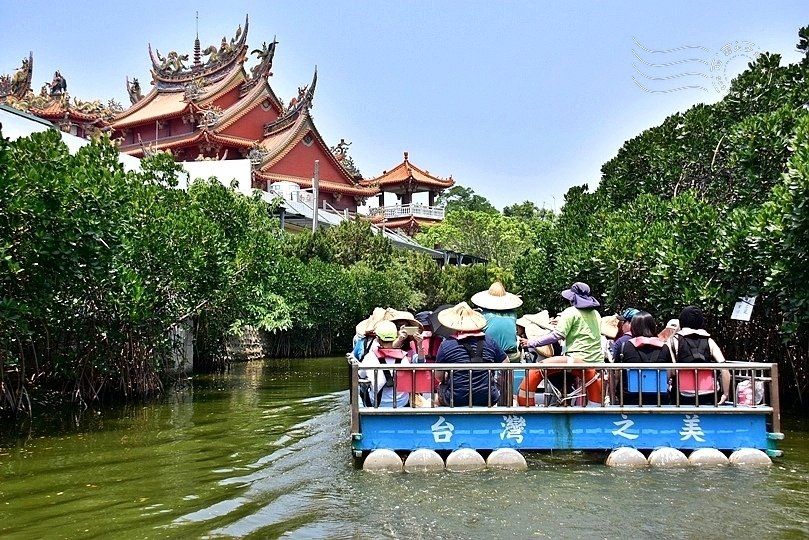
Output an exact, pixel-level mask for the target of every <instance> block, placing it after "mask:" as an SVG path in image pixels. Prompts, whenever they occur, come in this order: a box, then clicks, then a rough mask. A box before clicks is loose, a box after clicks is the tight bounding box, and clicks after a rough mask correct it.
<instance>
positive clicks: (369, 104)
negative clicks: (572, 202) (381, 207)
mask: <svg viewBox="0 0 809 540" xmlns="http://www.w3.org/2000/svg"><path fill="white" fill-rule="evenodd" d="M197 13H198V15H199V22H198V31H199V38H200V41H201V43H202V48H203V49H204V48H205V47H206V46H208V45H211V44H217V45H218V44H219V43H220V41H221V39H222V37H223V36H227V38H228V39H230V38H231V37H233V35H234V33H235V31H236V28H237V27H238V26H239V25H240V24H241V25H244V20H245V16H246V15H249V18H250V28H249V35H248V44H249V45H250V48H251V50H252V49H253V48H256V47H259V46H260V45H261V43H262V42H263V41H267V42H270V41H272V39H273V37H275V38H276V39H277V40H278V42H279V44H278V46H277V49H276V54H275V58H274V63H273V76H272V77H271V78H270V85H271V86H272V88H273V90H274V91H275V93H276V94H277V95H278V96H279V97H280V98H281V99H282V101H284V102H287V101H288V100H289V99H290V98H291V97H293V96H295V95H296V94H297V88H298V87H299V86H303V85H305V84H309V82H310V81H311V79H312V74H313V72H314V70H315V67H317V71H318V82H317V90H316V93H315V99H314V106H313V108H312V116H313V118H314V121H315V124H316V125H317V127H318V130H319V131H320V133H321V135H322V136H323V137H324V139H325V140H326V143H327V144H329V145H330V146H333V145H335V144H337V143H338V142H339V141H340V139H345V140H346V141H348V142H350V143H351V146H350V147H349V155H350V156H351V157H352V158H353V160H354V163H355V164H356V166H357V167H358V168H359V170H360V171H361V172H362V174H363V176H364V177H365V178H371V177H375V176H378V175H380V174H382V173H383V171H386V170H390V169H392V168H393V167H395V166H396V165H397V164H399V163H400V162H401V161H402V158H403V152H408V153H409V157H410V162H411V163H413V164H415V165H417V166H419V167H421V168H422V169H426V170H428V171H429V172H430V173H431V174H434V175H436V176H439V177H448V176H452V178H453V179H454V180H455V182H456V184H458V185H461V186H463V187H467V188H471V189H472V190H474V192H475V193H477V194H479V195H482V196H484V197H486V198H487V199H488V200H489V201H491V202H492V204H494V205H495V206H496V207H497V208H499V209H502V208H503V207H504V206H507V205H511V204H515V203H520V202H522V201H526V200H528V201H531V202H533V203H534V204H536V205H537V206H538V207H546V208H553V209H556V210H558V209H559V207H560V206H561V205H562V204H563V200H564V194H565V193H566V192H567V190H568V189H569V188H570V187H572V186H579V185H583V184H587V185H588V187H589V188H590V189H591V190H592V189H595V188H596V187H597V185H598V182H599V180H600V177H601V174H600V169H601V166H602V165H603V164H604V163H606V162H607V161H609V160H610V159H612V158H613V157H614V156H615V155H616V154H617V152H618V150H619V149H620V148H621V146H622V145H623V143H624V142H625V141H626V140H628V139H631V138H632V137H634V136H636V135H638V134H640V133H641V132H642V131H643V130H645V129H647V128H650V127H653V126H656V125H658V124H660V123H661V122H662V121H663V120H664V119H665V118H666V117H667V116H669V115H671V114H673V113H675V112H678V111H684V110H686V109H688V108H689V107H691V106H693V105H695V104H697V103H713V102H716V101H718V100H720V99H721V98H722V97H723V95H724V94H725V92H726V89H727V84H728V83H729V81H730V80H731V79H732V78H733V77H734V76H735V75H737V74H738V73H740V72H741V71H743V70H744V69H745V68H746V67H747V63H748V62H749V61H751V60H752V59H753V58H755V56H756V54H758V53H759V52H763V51H768V52H772V53H779V54H781V56H782V58H783V59H782V62H783V63H792V62H796V61H798V60H799V58H800V55H799V53H798V52H797V51H796V49H795V44H796V43H797V41H798V38H797V32H798V29H799V28H800V27H801V26H804V25H807V24H809V2H806V0H801V1H797V0H796V1H781V2H767V3H765V2H754V1H733V2H731V1H716V2H693V1H678V2H673V1H670V2H666V3H656V2H629V1H612V2H581V1H571V2H553V3H551V2H542V1H539V0H528V1H520V0H512V1H509V0H504V1H491V0H489V1H479V0H463V1H462V0H441V1H426V0H398V1H390V0H389V1H382V0H363V1H360V0H294V1H293V0H283V1H282V0H264V1H256V2H240V1H236V0H231V1H229V2H223V1H218V2H207V1H197V2H193V3H192V2H172V1H170V0H164V1H159V2H156V1H152V0H139V1H138V2H118V1H114V0H113V1H103V2H102V1H81V0H79V1H71V2H51V1H41V0H33V1H17V0H0V36H2V42H3V45H2V48H0V74H2V73H6V74H11V73H12V72H13V71H14V70H15V69H17V68H18V67H19V66H20V63H21V59H22V58H23V57H27V56H28V53H29V51H31V52H33V55H34V79H33V83H32V86H33V88H34V90H35V91H38V90H39V88H40V87H41V86H42V85H43V84H44V83H45V82H50V80H51V78H52V76H53V73H54V71H56V70H59V71H60V72H61V73H62V75H63V76H64V77H65V78H66V79H67V83H68V92H69V93H70V95H71V96H75V97H78V98H80V99H83V100H94V99H100V100H102V101H107V100H109V99H115V100H117V101H119V102H121V103H122V104H125V105H128V104H129V100H128V98H127V94H126V86H125V81H126V78H127V77H129V78H130V80H131V79H132V78H133V77H137V78H138V79H139V81H140V82H141V87H142V88H143V90H144V93H146V92H147V91H148V89H149V84H148V81H149V80H150V74H149V69H150V67H151V62H150V60H149V55H148V48H147V47H148V44H149V43H151V45H152V47H153V48H157V49H159V50H160V52H161V54H163V55H165V54H166V53H168V52H169V51H178V52H182V53H189V54H190V55H191V54H193V45H194V38H195V35H196V32H197V20H196V14H197ZM255 62H256V60H255V58H254V57H251V58H250V59H249V60H248V62H247V64H246V65H247V67H248V68H249V67H251V66H252V65H254V64H255Z"/></svg>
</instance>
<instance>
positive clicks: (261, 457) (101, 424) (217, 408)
mask: <svg viewBox="0 0 809 540" xmlns="http://www.w3.org/2000/svg"><path fill="white" fill-rule="evenodd" d="M344 362H345V360H344V359H342V358H333V359H318V360H297V361H264V362H251V363H248V364H239V365H236V366H234V367H233V369H232V370H231V372H230V373H228V374H226V375H224V376H215V377H195V378H194V379H193V380H192V381H190V385H189V387H188V388H186V389H183V390H178V391H176V392H172V393H171V394H170V395H168V396H166V398H165V399H164V400H162V401H160V402H157V403H150V404H147V405H143V404H141V405H137V406H129V407H117V408H106V409H101V410H87V411H84V412H83V413H82V414H80V415H75V414H71V413H70V412H69V411H68V412H66V413H65V414H57V413H54V414H52V415H50V416H48V417H47V418H45V419H43V420H41V421H40V422H35V423H33V424H31V425H25V426H23V427H22V428H21V429H20V430H15V431H14V432H13V433H9V432H8V431H6V432H5V433H3V434H2V438H0V537H2V538H71V539H73V538H218V537H226V538H227V537H248V538H277V537H289V538H364V539H368V538H438V539H443V538H453V539H455V538H551V537H553V538H616V537H619V538H647V537H654V538H707V537H715V538H731V537H733V538H738V537H748V538H750V537H754V538H755V537H762V536H765V535H766V536H770V537H775V538H805V537H807V536H809V446H807V442H809V425H807V423H805V422H804V421H801V420H796V419H791V418H787V419H786V420H785V432H786V437H787V438H786V440H785V441H783V442H784V444H783V446H782V447H783V449H784V450H785V451H786V456H785V457H784V458H782V459H780V460H778V461H776V463H775V464H774V465H773V466H772V467H770V468H767V469H763V470H743V469H736V468H724V469H720V470H696V469H688V470H681V471H668V470H651V469H649V470H641V471H621V470H615V469H610V468H607V467H605V466H604V465H603V464H602V463H603V462H602V460H603V456H599V455H594V454H593V455H590V454H580V453H578V454H570V453H568V454H560V455H549V454H532V455H529V456H528V461H529V470H528V471H527V472H520V473H503V472H490V471H485V472H479V473H471V474H458V473H448V472H443V473H439V474H433V475H405V474H398V475H391V476H375V475H370V474H368V473H363V472H362V471H360V470H355V469H354V468H353V466H352V464H351V459H350V453H349V443H348V428H349V424H348V413H347V410H346V406H347V401H348V396H347V392H346V388H347V375H346V371H345V363H344Z"/></svg>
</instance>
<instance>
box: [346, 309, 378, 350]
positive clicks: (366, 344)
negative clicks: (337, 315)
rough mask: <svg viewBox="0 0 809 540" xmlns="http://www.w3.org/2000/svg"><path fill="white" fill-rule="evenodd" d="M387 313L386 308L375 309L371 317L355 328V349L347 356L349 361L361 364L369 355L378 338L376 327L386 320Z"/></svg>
mask: <svg viewBox="0 0 809 540" xmlns="http://www.w3.org/2000/svg"><path fill="white" fill-rule="evenodd" d="M385 313H386V311H385V309H384V308H381V307H377V308H374V311H373V312H372V313H371V316H370V317H368V318H367V319H363V320H361V321H360V322H359V323H357V327H356V328H355V331H356V334H355V335H354V349H353V350H352V351H351V352H350V353H347V354H346V357H347V358H348V359H349V360H356V361H357V362H359V361H360V360H362V359H363V358H364V357H365V355H366V354H368V351H370V350H371V347H373V345H374V343H376V341H375V340H374V338H375V337H376V335H375V334H374V326H376V324H377V323H378V322H381V321H383V320H384V319H385Z"/></svg>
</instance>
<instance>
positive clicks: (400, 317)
mask: <svg viewBox="0 0 809 540" xmlns="http://www.w3.org/2000/svg"><path fill="white" fill-rule="evenodd" d="M385 320H386V321H397V322H403V323H405V325H406V326H418V327H419V329H422V330H423V329H424V325H423V324H421V323H420V322H419V321H417V320H416V317H414V316H413V314H412V313H410V312H409V311H399V310H398V309H393V308H388V309H386V310H385Z"/></svg>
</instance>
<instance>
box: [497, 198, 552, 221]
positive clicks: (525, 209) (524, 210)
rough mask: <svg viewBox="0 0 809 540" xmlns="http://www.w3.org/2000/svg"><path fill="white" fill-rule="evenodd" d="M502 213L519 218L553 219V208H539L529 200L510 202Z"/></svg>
mask: <svg viewBox="0 0 809 540" xmlns="http://www.w3.org/2000/svg"><path fill="white" fill-rule="evenodd" d="M503 215H504V216H506V217H514V218H520V219H528V220H534V219H553V216H554V214H553V210H551V209H550V208H545V207H542V208H539V207H537V205H535V204H534V203H532V202H531V201H523V202H521V203H519V204H516V203H515V204H512V205H511V206H506V207H504V208H503Z"/></svg>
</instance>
